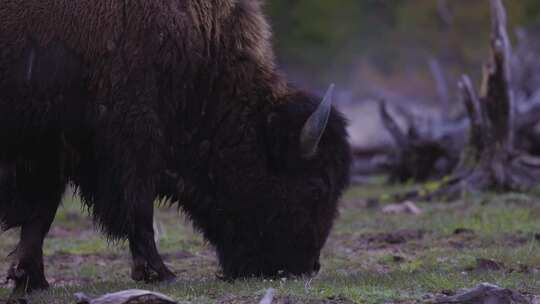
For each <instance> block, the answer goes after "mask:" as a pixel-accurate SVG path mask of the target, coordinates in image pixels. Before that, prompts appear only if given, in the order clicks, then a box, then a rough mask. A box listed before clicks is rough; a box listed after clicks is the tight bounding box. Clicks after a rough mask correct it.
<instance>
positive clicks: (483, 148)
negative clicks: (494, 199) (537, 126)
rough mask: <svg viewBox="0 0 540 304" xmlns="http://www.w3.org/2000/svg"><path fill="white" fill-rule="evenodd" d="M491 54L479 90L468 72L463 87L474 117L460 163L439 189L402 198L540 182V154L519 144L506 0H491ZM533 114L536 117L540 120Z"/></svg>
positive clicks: (523, 186)
mask: <svg viewBox="0 0 540 304" xmlns="http://www.w3.org/2000/svg"><path fill="white" fill-rule="evenodd" d="M490 3H491V7H492V36H491V56H490V59H489V63H488V64H486V65H485V66H484V69H483V74H482V75H483V76H482V77H483V78H482V84H481V88H480V90H479V93H478V94H477V93H476V92H475V90H474V87H473V84H472V82H471V80H470V78H469V77H468V76H466V75H465V76H463V77H462V79H461V81H460V82H459V88H460V93H461V97H462V100H463V103H464V105H465V108H466V110H467V116H468V119H469V123H470V126H469V134H468V142H467V143H466V145H465V146H464V147H463V149H462V152H461V156H460V159H459V162H458V165H457V166H456V167H455V169H454V170H453V171H452V173H451V174H450V175H449V177H448V178H445V179H444V180H442V181H441V182H440V183H439V186H438V187H436V189H433V187H431V188H432V189H430V190H428V189H421V190H418V191H414V192H410V193H406V194H404V195H401V196H397V197H396V198H402V199H411V198H420V199H431V198H454V197H456V196H459V195H460V194H461V193H463V192H479V191H485V190H495V191H523V190H528V189H531V188H533V187H536V186H538V185H539V184H540V157H536V156H532V155H530V154H529V153H527V152H526V151H523V150H521V149H519V148H518V147H517V146H516V145H515V142H516V141H515V137H516V131H517V128H519V127H523V124H525V123H526V122H524V121H519V123H516V121H515V115H514V114H515V111H516V107H514V102H515V100H514V93H513V89H512V86H511V83H512V82H511V81H512V79H511V77H512V75H511V68H510V60H511V51H512V50H511V45H510V40H509V38H508V33H507V22H506V11H505V9H504V6H503V3H502V1H501V0H491V2H490ZM536 122H537V121H534V119H533V118H531V121H530V123H536Z"/></svg>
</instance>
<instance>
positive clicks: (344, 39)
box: [266, 0, 540, 98]
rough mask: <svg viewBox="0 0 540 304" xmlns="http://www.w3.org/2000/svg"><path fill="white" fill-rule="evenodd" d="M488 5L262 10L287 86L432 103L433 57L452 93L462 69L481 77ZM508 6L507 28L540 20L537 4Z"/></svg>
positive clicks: (312, 1)
mask: <svg viewBox="0 0 540 304" xmlns="http://www.w3.org/2000/svg"><path fill="white" fill-rule="evenodd" d="M488 1H489V0H334V1H332V0H269V1H267V2H266V11H267V13H268V15H269V17H270V20H271V23H272V26H273V29H274V34H275V35H274V36H275V38H274V39H275V40H274V44H275V47H276V52H277V57H278V60H279V61H280V63H281V65H282V67H283V68H284V69H285V70H286V71H287V72H288V74H289V75H290V78H291V80H292V81H294V82H297V83H299V84H300V85H302V86H306V87H311V88H318V89H320V88H321V87H322V88H323V87H324V86H326V85H327V84H328V83H330V82H337V83H338V84H339V85H340V86H341V87H342V88H347V89H348V90H349V91H350V92H351V94H352V95H351V96H353V98H361V97H366V96H374V95H381V94H392V93H394V94H397V95H400V96H417V95H422V96H421V97H428V98H429V97H430V96H425V95H429V94H434V90H435V88H434V85H433V81H432V74H431V72H430V69H429V65H428V62H429V60H430V59H434V60H436V61H437V62H438V63H440V65H441V66H442V67H443V70H444V71H445V74H447V75H446V77H447V79H448V82H449V84H450V86H451V89H453V88H455V85H454V84H455V79H456V77H458V76H459V75H460V74H461V73H463V72H467V73H470V74H471V75H473V76H476V77H478V71H479V65H480V64H481V63H482V62H483V61H484V58H486V52H487V47H488V45H489V44H488V39H489V36H488V35H489V33H488V31H489V26H490V19H489V17H490V9H489V3H488ZM505 4H506V6H507V9H508V14H509V23H510V28H511V30H512V31H513V30H516V29H518V28H530V27H532V26H534V25H535V24H537V23H540V1H539V0H506V1H505ZM514 36H515V35H514ZM513 39H515V37H513ZM383 92H384V93H383Z"/></svg>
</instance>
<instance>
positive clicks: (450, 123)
mask: <svg viewBox="0 0 540 304" xmlns="http://www.w3.org/2000/svg"><path fill="white" fill-rule="evenodd" d="M493 5H495V4H492V6H493ZM501 10H502V12H501V13H502V14H503V15H502V16H499V17H497V16H495V15H494V16H493V23H494V25H493V27H495V24H499V25H501V22H503V23H502V27H503V28H504V29H499V33H497V32H495V31H496V29H495V28H494V29H493V34H492V35H493V38H492V49H494V46H493V43H495V42H496V41H500V39H501V37H499V36H498V35H504V37H506V38H505V39H506V40H504V43H506V46H505V47H506V49H507V50H506V51H505V52H506V53H505V54H504V59H501V60H503V61H504V62H501V64H503V65H504V69H505V72H504V73H506V74H507V77H506V78H505V79H504V80H502V82H503V83H504V85H505V86H506V87H507V89H506V90H508V92H509V93H510V94H511V95H512V97H511V101H510V102H508V105H507V106H508V109H509V111H510V110H511V112H513V116H514V117H515V119H513V122H512V124H511V127H510V126H509V130H508V131H509V132H510V133H511V134H512V148H511V150H517V151H522V153H523V152H524V153H526V154H530V155H535V156H540V77H539V76H536V75H540V64H538V63H536V61H537V58H538V56H539V55H540V43H537V42H536V41H533V40H532V39H529V38H528V37H529V35H527V34H526V32H525V31H524V30H519V31H518V37H519V44H518V47H517V50H516V52H515V54H512V51H511V46H510V42H509V41H508V40H507V36H508V35H507V32H506V20H505V18H506V16H505V12H504V8H503V7H501ZM494 14H495V12H494ZM500 18H504V20H500ZM501 31H502V32H501ZM495 36H497V37H499V38H495ZM494 52H495V51H494V50H492V57H494V56H499V57H500V56H501V54H499V55H496V54H495V53H494ZM496 64H497V62H496V59H495V58H491V59H490V69H491V70H493V69H496V68H497V67H496ZM498 69H499V71H498V72H494V73H495V74H496V73H503V71H502V70H500V69H501V68H500V67H498ZM436 70H437V71H438V72H437V73H439V74H440V73H442V72H441V71H440V69H436ZM487 72H488V71H487V70H485V71H484V76H483V77H484V80H483V88H482V90H481V93H482V92H484V91H485V88H487V87H488V83H487V82H488V79H489V77H488V75H487V74H486V73H487ZM437 73H436V74H437ZM512 74H513V75H515V76H514V77H512ZM434 78H441V76H439V77H434ZM439 82H441V81H439ZM460 82H461V84H460V91H461V92H460V95H462V98H461V99H464V98H465V96H464V94H468V95H470V96H473V97H475V98H478V97H476V94H472V93H474V90H473V88H472V84H471V81H470V80H465V79H461V81H460ZM501 85H502V84H500V83H491V84H489V88H490V89H493V88H498V87H500V86H501ZM438 86H441V87H442V86H444V85H443V84H442V83H441V84H438ZM463 86H468V87H467V88H466V90H468V91H469V92H472V93H467V92H464V91H463V90H464V89H465V88H464V87H463ZM443 95H444V94H443ZM481 95H482V94H481ZM469 98H470V97H469ZM493 98H497V97H493V96H481V98H480V99H493ZM443 99H444V100H447V99H448V96H446V97H445V98H443ZM467 102H468V103H470V102H476V101H467ZM479 102H480V101H478V102H476V103H479ZM463 103H464V105H465V106H464V107H463V109H464V110H463V114H462V115H461V116H458V117H457V118H450V117H448V115H447V113H448V112H449V111H448V110H447V109H448V105H447V102H446V101H444V102H443V103H442V104H441V108H443V109H446V110H442V111H441V113H442V114H441V115H437V116H436V117H433V118H431V119H429V120H427V122H426V120H425V119H420V117H418V115H415V114H413V111H411V110H408V109H405V108H403V107H401V106H399V105H393V106H392V108H393V111H389V107H390V106H389V105H388V104H387V103H386V102H384V101H382V102H381V103H380V107H379V108H380V117H381V120H382V123H383V126H384V128H385V130H386V131H387V132H388V133H389V134H390V135H391V138H392V139H393V141H394V145H393V146H391V147H378V149H377V150H376V151H378V152H379V154H373V155H371V157H365V156H366V154H365V153H357V154H358V155H362V156H363V157H362V158H360V157H357V158H356V159H357V161H356V163H357V166H356V168H357V169H358V168H359V169H366V168H369V171H367V170H364V171H360V170H356V171H353V175H358V174H366V173H370V172H373V173H386V174H388V176H389V181H390V182H405V181H409V180H413V181H418V182H424V181H427V180H434V179H439V178H441V177H443V176H448V175H453V173H455V171H456V167H457V165H458V164H460V163H462V161H460V156H461V155H460V154H461V151H463V150H466V149H467V150H469V149H470V147H466V146H470V142H468V137H467V134H471V133H475V132H478V131H474V130H471V129H470V128H471V125H474V124H473V122H472V121H471V113H470V111H467V110H466V109H467V105H466V101H465V100H463ZM482 103H484V102H483V101H482ZM488 103H489V102H488ZM492 103H493V102H491V104H492ZM491 107H492V106H490V105H489V106H487V108H491ZM473 109H476V110H478V111H487V112H489V111H490V110H488V109H483V108H481V107H479V106H476V107H473ZM392 112H393V113H392ZM396 115H397V116H400V117H402V118H403V119H404V120H405V122H406V129H405V130H402V129H401V128H400V127H399V125H398V124H397V122H396V121H397V119H396ZM479 115H480V114H479ZM480 116H482V117H483V116H485V115H483V114H482V115H480ZM491 118H493V117H491ZM494 119H495V120H496V121H491V122H489V123H488V122H484V123H485V124H488V125H489V124H493V123H503V124H504V122H503V120H504V118H501V119H498V118H494ZM510 128H511V130H510ZM486 131H488V132H489V130H486ZM486 136H488V135H486ZM469 141H470V140H469ZM356 150H358V151H360V150H361V151H375V149H369V148H363V149H360V148H357V149H356Z"/></svg>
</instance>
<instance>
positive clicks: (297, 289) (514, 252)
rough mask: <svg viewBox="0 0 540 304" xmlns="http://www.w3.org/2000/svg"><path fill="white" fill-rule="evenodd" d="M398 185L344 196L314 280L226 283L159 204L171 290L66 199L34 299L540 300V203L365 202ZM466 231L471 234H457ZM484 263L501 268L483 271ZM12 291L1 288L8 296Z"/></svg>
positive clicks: (196, 241)
mask: <svg viewBox="0 0 540 304" xmlns="http://www.w3.org/2000/svg"><path fill="white" fill-rule="evenodd" d="M399 189H400V188H399V187H395V186H392V187H389V186H385V185H383V184H381V183H380V182H375V183H374V184H370V185H366V186H362V187H356V188H353V189H351V190H350V191H349V192H348V193H347V194H346V195H345V196H344V198H343V202H342V204H341V208H340V209H341V210H340V213H341V216H340V218H339V220H338V221H337V222H336V225H335V229H334V230H333V232H332V235H331V237H330V239H329V240H328V243H327V246H326V247H325V249H324V252H323V256H322V259H321V262H322V264H323V268H322V270H321V273H320V274H319V275H318V276H317V277H315V278H312V279H308V278H297V279H282V280H256V279H252V280H244V281H237V282H234V283H227V282H223V281H221V280H219V279H217V278H216V275H215V274H216V273H217V272H218V270H219V269H218V266H217V263H216V259H215V255H214V253H213V250H212V248H211V246H209V245H208V244H207V243H206V242H205V241H204V240H203V239H202V237H201V236H200V235H199V234H198V233H197V232H196V231H194V230H193V229H192V228H191V226H190V224H189V222H188V221H187V220H186V219H185V218H184V217H183V216H182V215H181V214H178V213H177V212H176V210H175V209H167V208H159V210H158V213H157V216H156V223H157V227H158V231H159V237H160V241H159V246H160V252H161V253H162V254H163V256H164V257H165V260H166V261H167V263H168V264H169V265H170V267H171V268H172V269H174V271H175V273H176V274H177V275H178V276H179V281H178V283H175V284H173V285H144V284H135V283H133V282H132V281H131V280H130V278H129V268H130V267H129V255H128V250H127V248H126V244H114V245H109V244H108V243H107V241H106V240H105V238H103V237H102V236H101V235H100V234H99V232H97V231H96V230H95V229H93V225H92V222H91V221H90V220H89V218H88V216H87V215H86V214H85V213H84V212H83V211H81V210H80V204H79V202H78V199H77V198H76V197H72V196H68V197H66V199H65V202H64V204H63V206H62V207H61V209H60V211H59V213H58V215H57V217H56V221H55V223H54V224H53V227H52V229H51V232H50V234H49V237H48V238H47V240H46V243H45V254H46V272H47V276H48V279H49V281H50V282H51V283H52V284H53V288H52V289H51V290H50V291H47V292H43V293H37V294H34V295H32V296H31V299H30V300H31V302H32V303H73V294H74V293H75V292H80V291H83V292H85V293H87V294H89V295H100V294H103V293H107V292H113V291H118V290H122V289H128V288H143V289H150V290H156V291H160V292H163V293H165V294H167V295H170V296H172V297H174V298H176V299H178V300H180V301H182V303H216V302H217V303H257V302H258V300H259V299H260V298H261V297H262V296H263V294H264V292H265V290H266V289H267V288H269V287H273V288H275V289H276V291H277V293H278V296H279V297H288V298H289V300H291V301H292V302H294V301H295V300H296V301H298V302H302V303H321V302H320V301H322V300H326V303H351V302H353V303H417V302H418V303H420V302H421V301H422V299H425V297H426V296H431V295H434V294H439V293H441V292H445V291H456V290H458V289H461V288H467V287H474V286H475V285H477V284H478V283H480V282H490V283H493V284H497V285H500V286H503V287H508V288H514V289H517V290H519V291H522V292H527V293H533V294H540V241H539V238H540V236H539V234H540V220H539V218H540V198H537V197H535V196H533V195H526V194H515V193H514V194H507V195H496V194H485V195H481V196H475V197H470V198H467V199H464V200H463V201H459V202H454V203H451V204H448V203H437V202H433V203H419V206H420V208H422V210H423V213H422V214H421V215H409V214H393V215H391V214H385V213H382V212H381V211H380V209H378V208H373V209H370V208H367V207H365V206H366V204H365V198H366V197H371V196H373V195H384V194H386V193H389V192H393V191H396V190H399ZM459 229H461V230H462V231H463V233H456V231H458V230H459ZM464 229H466V230H464ZM15 244H16V232H15V231H10V232H7V233H4V234H3V235H1V236H0V255H2V256H6V255H7V254H8V253H9V252H10V251H11V250H12V249H13V248H14V246H15ZM479 258H482V259H489V260H493V261H496V262H497V263H498V264H499V265H501V267H500V269H499V270H487V269H479V268H478V267H477V259H479ZM8 266H9V260H8V259H5V260H4V259H2V260H1V261H0V271H3V272H4V273H5V272H6V271H7V268H8ZM9 288H10V286H9V285H5V284H4V285H0V299H1V298H6V297H7V296H8V294H9V291H10V290H9Z"/></svg>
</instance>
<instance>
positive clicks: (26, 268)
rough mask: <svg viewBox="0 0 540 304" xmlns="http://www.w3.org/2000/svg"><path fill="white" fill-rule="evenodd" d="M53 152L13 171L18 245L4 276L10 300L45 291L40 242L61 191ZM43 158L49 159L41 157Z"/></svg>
mask: <svg viewBox="0 0 540 304" xmlns="http://www.w3.org/2000/svg"><path fill="white" fill-rule="evenodd" d="M57 153H59V152H57V151H54V152H51V154H49V153H48V152H43V155H42V156H40V159H39V160H30V161H24V162H23V163H22V164H18V165H17V167H16V173H17V174H16V176H14V177H13V178H14V179H15V183H16V186H15V197H14V200H15V201H14V204H16V206H17V209H13V210H12V211H13V214H11V215H9V214H8V215H7V216H8V217H9V216H12V218H13V219H17V220H18V221H19V222H18V223H13V224H14V226H21V232H20V241H19V244H18V246H17V249H16V250H15V251H14V253H13V256H14V258H15V259H16V260H15V262H14V263H13V265H12V266H11V268H10V270H9V272H8V279H10V280H13V281H14V282H15V289H14V290H13V294H12V296H14V297H18V296H21V295H24V294H26V293H29V292H32V291H35V290H41V289H46V288H48V287H49V284H48V282H47V280H46V279H45V274H44V266H43V240H44V238H45V236H46V235H47V233H48V231H49V228H50V226H51V224H52V222H53V220H54V216H55V214H56V210H57V208H58V205H59V204H60V200H61V198H62V194H63V192H64V188H65V183H66V181H65V179H64V178H63V175H62V172H61V166H60V163H59V162H57V161H55V160H56V159H58V158H59V155H58V154H57ZM44 156H50V157H45V158H44Z"/></svg>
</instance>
